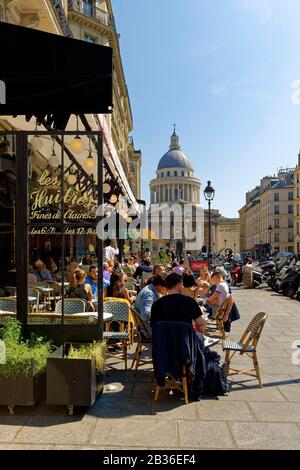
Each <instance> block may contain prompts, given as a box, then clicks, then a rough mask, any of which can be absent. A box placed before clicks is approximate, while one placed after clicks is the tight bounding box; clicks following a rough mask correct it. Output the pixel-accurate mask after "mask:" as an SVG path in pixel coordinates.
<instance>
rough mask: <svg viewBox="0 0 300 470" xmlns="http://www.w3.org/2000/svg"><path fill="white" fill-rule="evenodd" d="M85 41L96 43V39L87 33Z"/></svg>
mask: <svg viewBox="0 0 300 470" xmlns="http://www.w3.org/2000/svg"><path fill="white" fill-rule="evenodd" d="M84 40H85V41H86V42H92V43H93V44H95V42H96V38H95V37H93V36H91V35H90V34H87V33H85V34H84Z"/></svg>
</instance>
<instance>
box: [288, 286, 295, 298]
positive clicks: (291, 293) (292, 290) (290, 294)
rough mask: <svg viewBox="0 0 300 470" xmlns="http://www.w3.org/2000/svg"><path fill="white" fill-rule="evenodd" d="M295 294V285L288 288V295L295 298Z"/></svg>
mask: <svg viewBox="0 0 300 470" xmlns="http://www.w3.org/2000/svg"><path fill="white" fill-rule="evenodd" d="M295 294H296V289H295V287H289V288H288V290H287V294H286V295H287V296H288V297H289V298H290V299H293V298H294V297H295Z"/></svg>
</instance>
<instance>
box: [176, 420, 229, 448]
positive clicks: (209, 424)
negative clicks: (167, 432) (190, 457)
mask: <svg viewBox="0 0 300 470" xmlns="http://www.w3.org/2000/svg"><path fill="white" fill-rule="evenodd" d="M178 429H179V441H180V447H181V448H188V449H190V448H194V449H234V448H235V443H234V441H233V439H232V437H231V434H230V431H229V428H228V426H227V424H226V423H220V422H218V421H193V422H187V421H179V423H178Z"/></svg>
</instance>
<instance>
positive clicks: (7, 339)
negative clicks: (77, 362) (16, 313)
mask: <svg viewBox="0 0 300 470" xmlns="http://www.w3.org/2000/svg"><path fill="white" fill-rule="evenodd" d="M0 335H1V339H2V340H3V341H4V343H5V348H6V361H5V364H1V365H0V376H2V377H17V376H18V375H21V374H23V375H29V374H30V372H31V370H32V367H33V371H34V373H36V374H39V373H41V372H43V371H44V370H45V369H46V363H47V357H48V356H49V353H50V351H51V343H50V342H46V341H45V340H44V339H43V338H42V337H37V336H35V335H34V334H33V333H32V334H31V337H30V339H29V340H26V341H24V340H23V339H22V335H21V324H20V322H18V321H17V320H16V319H14V318H6V319H5V322H4V327H3V328H2V330H1V331H0Z"/></svg>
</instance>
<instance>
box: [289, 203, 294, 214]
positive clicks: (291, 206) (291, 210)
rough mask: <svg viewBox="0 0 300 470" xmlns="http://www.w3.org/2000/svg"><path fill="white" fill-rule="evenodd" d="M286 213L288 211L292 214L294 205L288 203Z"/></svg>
mask: <svg viewBox="0 0 300 470" xmlns="http://www.w3.org/2000/svg"><path fill="white" fill-rule="evenodd" d="M288 213H289V214H293V213H294V206H293V205H292V204H289V208H288Z"/></svg>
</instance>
